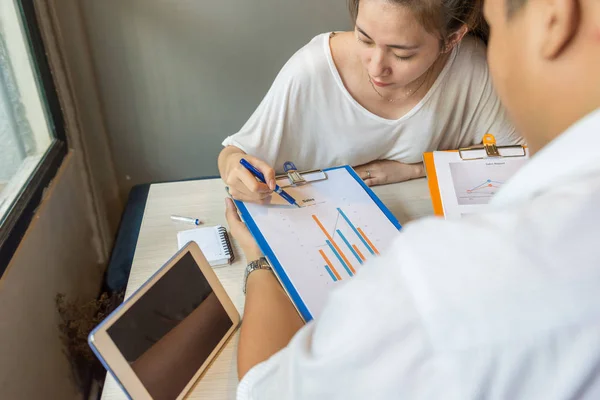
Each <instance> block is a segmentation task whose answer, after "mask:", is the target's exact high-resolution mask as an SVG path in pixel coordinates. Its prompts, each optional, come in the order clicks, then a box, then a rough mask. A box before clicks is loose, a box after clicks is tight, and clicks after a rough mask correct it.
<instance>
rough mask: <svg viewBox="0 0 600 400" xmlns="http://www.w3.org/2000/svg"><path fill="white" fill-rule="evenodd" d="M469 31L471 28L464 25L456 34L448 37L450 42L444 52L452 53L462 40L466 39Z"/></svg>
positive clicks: (447, 42)
mask: <svg viewBox="0 0 600 400" xmlns="http://www.w3.org/2000/svg"><path fill="white" fill-rule="evenodd" d="M468 31H469V28H468V27H467V25H465V24H463V25H462V26H461V27H460V28H459V29H458V30H457V31H456V32H454V33H453V34H452V35H450V37H448V40H447V41H446V44H445V46H444V48H443V50H442V52H443V53H448V52H450V51H451V50H452V49H453V48H454V46H456V45H457V44H459V43H460V41H461V40H462V38H464V37H465V35H466V34H467V32H468Z"/></svg>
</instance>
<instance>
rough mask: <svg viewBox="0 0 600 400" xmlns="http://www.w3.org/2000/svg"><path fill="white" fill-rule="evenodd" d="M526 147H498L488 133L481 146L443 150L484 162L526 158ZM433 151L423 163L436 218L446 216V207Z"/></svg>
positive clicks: (424, 156) (424, 155) (463, 157)
mask: <svg viewBox="0 0 600 400" xmlns="http://www.w3.org/2000/svg"><path fill="white" fill-rule="evenodd" d="M526 148H527V147H526V146H523V145H518V144H517V145H509V146H497V145H496V138H495V137H494V135H492V134H490V133H488V134H485V135H484V136H483V142H482V144H481V145H477V146H472V147H466V148H460V149H457V150H442V151H446V152H458V153H459V154H460V158H461V159H462V160H463V161H470V160H482V159H486V158H509V157H525V156H526V155H527V150H526ZM515 150H516V151H515ZM434 153H435V152H433V151H431V152H427V153H423V163H424V165H425V173H426V176H427V183H428V185H429V193H430V195H431V203H432V205H433V213H434V215H436V216H439V217H443V216H444V206H443V203H442V195H441V193H440V185H439V181H438V176H437V171H436V169H435V161H434Z"/></svg>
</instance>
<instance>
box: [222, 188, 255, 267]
mask: <svg viewBox="0 0 600 400" xmlns="http://www.w3.org/2000/svg"><path fill="white" fill-rule="evenodd" d="M225 207H226V209H225V217H226V218H227V225H229V232H231V235H232V236H233V237H234V238H235V240H237V242H238V243H239V244H240V246H241V247H242V251H243V252H244V256H245V257H246V260H247V261H253V260H258V259H259V258H260V257H262V255H263V254H262V251H260V247H258V245H257V244H256V241H255V240H254V237H252V234H251V233H250V231H249V230H248V228H247V227H246V224H245V223H244V222H243V221H242V220H241V219H240V216H239V215H238V212H237V207H236V206H235V203H234V202H233V200H231V199H230V198H226V199H225Z"/></svg>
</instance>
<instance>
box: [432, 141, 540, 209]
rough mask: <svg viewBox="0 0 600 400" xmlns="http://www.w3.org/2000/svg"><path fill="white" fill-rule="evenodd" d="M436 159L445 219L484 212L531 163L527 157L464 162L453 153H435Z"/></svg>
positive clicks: (456, 153)
mask: <svg viewBox="0 0 600 400" xmlns="http://www.w3.org/2000/svg"><path fill="white" fill-rule="evenodd" d="M433 157H434V163H435V170H436V174H437V181H438V186H439V189H440V197H441V201H442V206H443V208H444V216H445V217H446V219H458V218H462V217H464V216H466V215H469V214H474V213H478V212H481V211H483V210H485V208H486V205H487V204H488V203H489V201H490V200H491V199H492V197H494V195H495V194H496V193H497V192H498V191H499V190H500V189H501V188H502V186H503V185H504V184H505V183H506V182H507V181H508V180H509V179H510V177H512V176H513V175H514V174H515V173H516V172H517V171H518V170H519V169H520V168H521V167H522V166H523V165H524V164H525V163H526V162H527V161H528V160H529V157H528V155H527V156H525V157H498V158H484V159H481V160H478V159H475V160H463V159H461V157H460V155H459V153H458V152H454V151H436V152H434V153H433Z"/></svg>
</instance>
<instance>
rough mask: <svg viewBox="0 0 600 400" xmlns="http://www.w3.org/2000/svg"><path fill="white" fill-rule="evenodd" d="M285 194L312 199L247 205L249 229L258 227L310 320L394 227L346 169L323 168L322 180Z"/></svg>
mask: <svg viewBox="0 0 600 400" xmlns="http://www.w3.org/2000/svg"><path fill="white" fill-rule="evenodd" d="M287 190H288V189H286V191H287ZM289 193H290V195H292V196H294V197H295V198H297V199H306V198H311V199H315V200H316V201H315V203H314V205H311V206H308V207H302V208H296V207H289V205H286V204H272V205H269V206H265V205H259V204H247V205H246V207H247V209H248V212H249V213H251V216H252V221H253V223H254V224H255V226H254V227H253V231H254V232H257V231H260V234H261V236H260V237H259V238H257V239H258V242H259V244H260V245H261V249H262V250H263V252H264V253H265V255H267V257H268V258H269V260H270V261H271V262H272V265H273V266H274V271H275V272H276V273H277V274H278V277H279V278H280V280H281V281H282V284H283V285H284V286H285V287H286V290H288V291H289V292H290V297H292V298H293V299H294V302H295V303H296V304H297V305H299V309H301V310H302V309H303V307H305V311H301V313H302V315H303V316H305V318H308V319H310V318H311V317H316V316H318V315H319V313H320V312H321V310H322V308H323V305H324V304H325V302H326V300H327V296H328V293H329V292H330V291H331V290H333V289H335V288H337V287H339V286H340V285H345V284H346V283H349V282H351V280H352V278H353V277H354V276H355V275H357V274H360V272H361V269H367V268H369V264H370V263H371V262H372V261H373V260H375V259H376V258H377V257H378V256H379V255H380V254H385V252H386V250H387V249H388V248H389V246H390V244H391V243H392V241H393V240H394V238H395V237H396V235H397V233H398V226H396V225H394V223H393V221H392V220H391V219H390V217H389V216H388V215H386V214H385V212H384V210H383V209H382V208H381V206H380V205H378V204H377V203H376V202H374V200H373V198H372V197H371V196H370V195H369V193H368V192H367V191H365V189H364V188H363V187H362V186H361V185H360V184H359V183H358V182H357V180H356V179H355V178H354V177H353V176H352V175H351V174H349V173H348V170H346V169H339V170H334V171H328V179H327V181H325V182H316V183H312V184H310V185H305V186H302V187H298V188H289ZM309 315H310V317H309Z"/></svg>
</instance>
